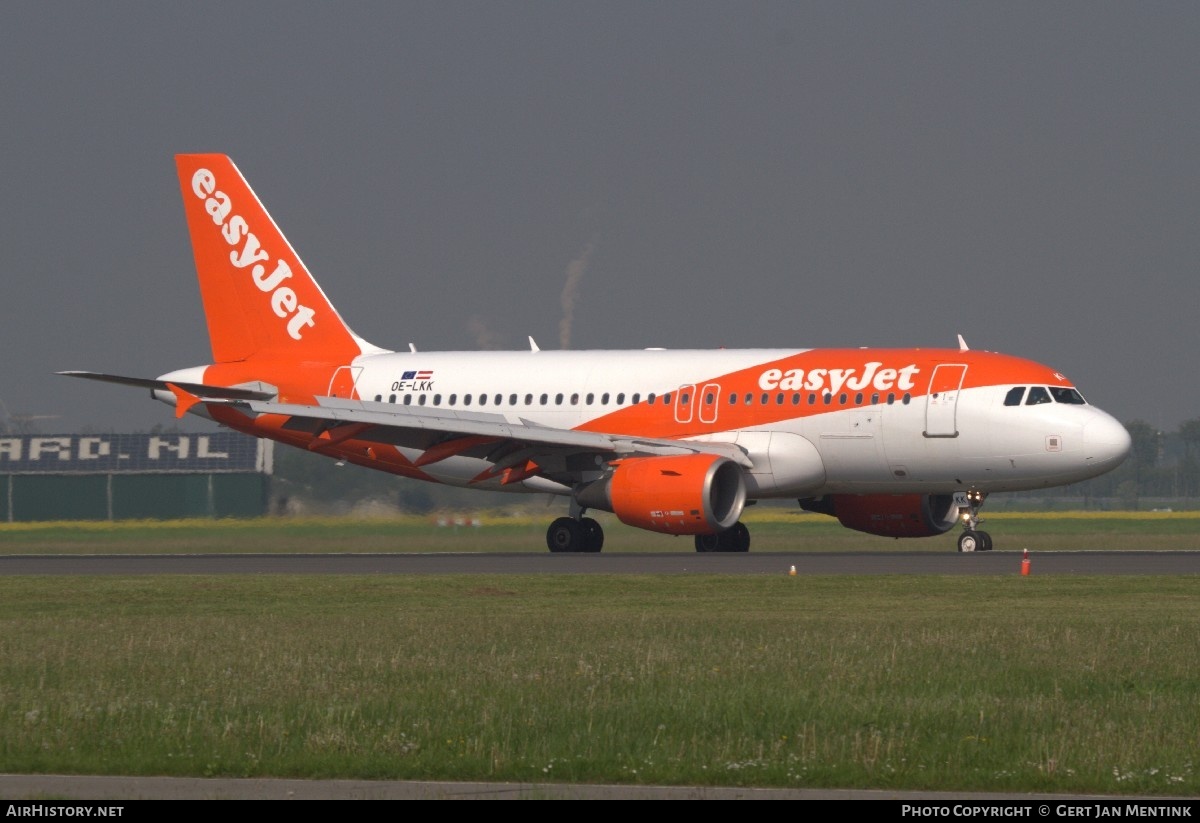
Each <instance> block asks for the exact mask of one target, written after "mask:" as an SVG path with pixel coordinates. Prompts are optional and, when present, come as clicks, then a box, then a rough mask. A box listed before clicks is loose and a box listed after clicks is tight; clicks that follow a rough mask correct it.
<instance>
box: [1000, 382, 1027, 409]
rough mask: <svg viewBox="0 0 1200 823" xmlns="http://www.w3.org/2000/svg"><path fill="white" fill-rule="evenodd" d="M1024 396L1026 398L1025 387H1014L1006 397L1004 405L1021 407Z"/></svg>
mask: <svg viewBox="0 0 1200 823" xmlns="http://www.w3.org/2000/svg"><path fill="white" fill-rule="evenodd" d="M1024 396H1025V387H1024V386H1013V387H1012V388H1011V389H1009V390H1008V394H1006V395H1004V405H1006V406H1019V405H1021V398H1022V397H1024Z"/></svg>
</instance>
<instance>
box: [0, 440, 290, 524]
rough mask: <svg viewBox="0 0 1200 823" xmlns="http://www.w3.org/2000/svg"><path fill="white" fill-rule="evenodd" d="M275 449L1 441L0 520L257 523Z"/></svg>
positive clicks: (232, 443)
mask: <svg viewBox="0 0 1200 823" xmlns="http://www.w3.org/2000/svg"><path fill="white" fill-rule="evenodd" d="M273 445H274V444H273V443H272V442H271V441H269V440H261V439H258V438H254V437H247V436H246V435H244V434H238V433H237V432H228V431H221V432H213V433H211V434H99V435H91V434H88V435H83V434H36V435H35V434H25V435H11V436H4V437H0V518H3V519H4V520H5V521H7V522H10V523H11V522H19V521H30V520H125V519H140V518H151V519H170V518H179V517H257V516H259V515H262V514H264V513H265V512H266V510H267V500H268V495H269V482H270V474H271V471H272V459H273V454H274V453H273V451H272V448H271V447H272V446H273Z"/></svg>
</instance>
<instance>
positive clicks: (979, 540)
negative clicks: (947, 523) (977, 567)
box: [958, 489, 992, 552]
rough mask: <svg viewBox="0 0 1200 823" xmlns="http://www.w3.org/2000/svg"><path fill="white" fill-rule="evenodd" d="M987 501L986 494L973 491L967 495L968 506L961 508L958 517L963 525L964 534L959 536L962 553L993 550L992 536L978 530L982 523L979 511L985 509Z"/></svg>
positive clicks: (959, 546) (959, 548)
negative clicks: (985, 501) (984, 504)
mask: <svg viewBox="0 0 1200 823" xmlns="http://www.w3.org/2000/svg"><path fill="white" fill-rule="evenodd" d="M986 499H987V494H986V493H985V492H981V491H979V490H977V489H971V490H969V491H968V492H967V494H966V505H965V506H959V509H958V516H959V519H960V520H962V524H963V533H962V534H960V535H959V536H958V550H959V551H960V552H990V551H991V550H992V536H991V535H990V534H988V533H987V532H985V531H980V530H979V528H978V526H979V524H980V523H981V522H982V521H981V520H980V519H979V510H980V509H981V508H983V501H984V500H986Z"/></svg>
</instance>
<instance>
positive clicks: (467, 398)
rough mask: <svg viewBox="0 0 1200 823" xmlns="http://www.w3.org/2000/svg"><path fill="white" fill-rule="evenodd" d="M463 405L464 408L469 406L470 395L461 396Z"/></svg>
mask: <svg viewBox="0 0 1200 823" xmlns="http://www.w3.org/2000/svg"><path fill="white" fill-rule="evenodd" d="M463 405H464V406H469V405H471V395H469V394H464V395H463Z"/></svg>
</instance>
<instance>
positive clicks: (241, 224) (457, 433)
mask: <svg viewBox="0 0 1200 823" xmlns="http://www.w3.org/2000/svg"><path fill="white" fill-rule="evenodd" d="M176 165H177V167H178V171H179V182H180V187H181V188H182V191H183V201H184V210H185V212H186V214H187V222H188V229H189V231H190V233H191V240H192V248H193V251H194V254H195V259H196V271H197V274H198V275H199V279H200V293H201V297H202V299H203V302H204V313H205V316H206V318H207V322H208V331H209V337H210V341H211V344H212V355H213V362H212V363H211V364H210V365H207V366H195V367H192V368H187V369H181V370H179V371H174V372H171V373H169V374H164V375H163V376H161V377H159V378H158V379H156V380H151V379H142V378H134V377H122V376H117V375H109V374H97V373H92V372H64V374H69V375H72V376H77V377H87V378H91V379H97V380H105V381H109V382H116V383H123V384H126V385H134V386H141V387H146V388H149V389H150V390H151V394H152V396H153V397H155V398H156V399H158V400H161V401H163V402H165V403H168V404H170V405H173V406H174V407H175V411H176V415H177V416H182V415H183V414H185V413H188V412H191V413H192V414H198V415H200V416H203V417H207V418H210V419H211V420H213V421H215V422H217V423H219V424H221V425H223V426H228V427H229V428H231V429H236V430H237V431H240V432H245V433H246V434H251V435H254V436H256V437H269V438H271V439H272V440H276V441H278V442H280V443H285V444H287V445H289V446H296V447H299V448H302V449H308V450H310V451H314V452H317V453H318V454H322V455H327V456H328V457H331V458H334V459H337V460H342V461H348V462H351V463H355V464H358V465H360V466H367V467H369V468H372V469H379V470H382V471H386V472H392V473H393V474H398V475H402V476H404V477H411V478H416V479H419V480H427V481H431V482H435V483H447V484H451V485H455V486H465V487H468V488H478V489H494V490H495V489H498V490H503V491H512V492H534V493H543V494H544V493H549V494H555V495H559V496H561V497H562V498H563V499H564V501H565V502H566V508H567V510H568V516H564V517H560V518H558V519H557V520H555V521H554V522H553V523H551V524H550V526H549V529H548V531H547V533H546V542H547V544H548V545H549V548H550V550H551V551H556V552H595V551H600V548H601V546H602V545H603V542H604V534H603V531H602V530H601V528H600V525H599V524H598V523H597V522H596V520H594V519H593V518H590V517H586V516H585V514H586V512H587V511H588V510H589V509H594V510H598V511H608V512H612V513H614V514H615V515H616V516H617V518H618V519H619V520H620V521H621V522H623V523H626V524H628V525H630V526H635V527H637V528H641V529H647V530H649V531H654V532H661V533H663V534H671V535H693V536H694V537H695V546H696V550H697V551H704V552H707V551H732V552H744V551H746V550H747V549H748V548H749V546H750V533H749V531H748V530H747V529H746V527H745V526H744V525H743V524H742V523H741V520H740V518H741V516H742V512H743V511H744V509H745V507H746V506H747V505H750V504H752V503H754V502H755V501H758V500H763V499H770V498H790V499H795V500H798V501H799V505H800V506H801V507H803V508H804V509H807V510H810V511H814V512H822V513H825V514H828V515H832V516H834V517H836V518H837V519H838V520H839V521H841V523H842V524H843V525H844V526H847V527H849V528H852V529H858V530H860V531H863V532H868V533H870V534H877V535H886V536H890V537H922V536H928V535H937V534H942V533H944V532H946V531H948V530H949V529H951V528H952V527H953V526H954V525H955V524H961V525H962V526H963V531H962V533H961V535H960V536H959V538H958V548H959V550H960V551H976V550H987V549H990V548H991V546H992V540H991V537H989V536H988V534H987V533H986V532H984V531H980V530H979V529H978V516H979V510H980V507H981V506H982V504H983V502H984V499H985V498H986V497H987V495H988V494H989V493H990V492H994V491H1014V490H1020V489H1038V488H1043V487H1047V486H1058V485H1064V484H1067V483H1073V482H1076V481H1079V480H1084V479H1086V478H1089V477H1095V476H1096V475H1098V474H1102V473H1103V472H1106V471H1108V470H1110V469H1112V468H1114V467H1115V466H1117V465H1118V464H1119V463H1120V462H1121V461H1122V460H1124V459H1125V456H1126V454H1127V453H1128V452H1129V447H1130V439H1129V435H1128V433H1127V432H1126V430H1125V428H1124V427H1123V426H1122V425H1121V424H1120V423H1119V422H1118V421H1117V420H1115V419H1114V418H1113V417H1111V416H1109V415H1108V414H1106V413H1104V412H1103V411H1101V410H1100V409H1097V408H1095V407H1094V406H1090V405H1088V403H1087V402H1086V401H1085V400H1084V399H1083V397H1082V395H1080V393H1079V392H1078V391H1077V390H1076V389H1075V387H1074V386H1073V385H1072V383H1071V381H1070V380H1068V379H1067V378H1066V377H1064V376H1063V375H1062V374H1060V373H1059V372H1056V371H1055V370H1054V369H1052V368H1050V367H1048V366H1043V365H1040V364H1038V363H1034V362H1031V361H1029V360H1024V359H1021V358H1018V357H1011V356H1008V355H1004V354H996V353H993V352H985V351H973V350H969V349H968V348H967V346H966V344H965V343H964V342H963V341H962V339H961V338H959V347H958V348H957V349H953V348H951V349H865V348H863V349H854V348H850V349H745V350H727V349H721V350H715V351H663V350H657V349H653V350H645V351H540V350H539V349H538V348H537V346H536V344H534V343H533V341H532V339H531V340H530V349H529V351H519V352H496V351H480V352H418V351H416V350H413V351H407V352H393V351H386V350H384V349H380V348H377V347H375V346H373V345H371V344H369V343H367V342H366V341H365V340H363V339H362V338H361V337H359V336H358V335H356V334H355V333H354V332H353V331H351V330H350V328H349V327H348V326H347V325H346V324H345V322H343V320H342V318H341V317H340V316H339V315H338V313H337V311H336V310H335V309H334V307H333V306H332V304H331V303H330V302H329V300H328V299H327V298H326V297H325V294H324V292H322V291H321V288H320V286H318V285H317V283H316V281H315V280H314V279H313V277H312V275H311V274H309V272H308V270H307V269H306V268H305V266H304V264H303V263H302V262H301V261H300V258H299V257H298V256H297V254H296V252H295V251H294V250H293V249H292V247H291V245H290V244H289V243H288V241H287V240H286V239H285V238H284V236H283V234H282V232H280V230H279V228H278V227H277V226H276V225H275V223H274V221H272V219H271V217H270V215H268V214H267V212H266V210H265V209H264V208H263V205H262V204H261V203H260V202H259V200H258V198H257V197H256V196H255V194H254V192H253V191H251V189H250V186H249V185H248V184H247V183H246V181H245V179H244V178H243V177H242V175H241V173H240V172H239V171H238V169H237V167H235V166H234V164H233V162H232V161H231V160H230V159H229V158H228V157H225V156H224V155H219V154H194V155H180V156H178V157H177V158H176Z"/></svg>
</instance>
